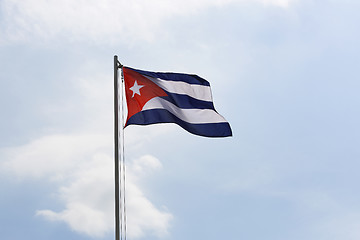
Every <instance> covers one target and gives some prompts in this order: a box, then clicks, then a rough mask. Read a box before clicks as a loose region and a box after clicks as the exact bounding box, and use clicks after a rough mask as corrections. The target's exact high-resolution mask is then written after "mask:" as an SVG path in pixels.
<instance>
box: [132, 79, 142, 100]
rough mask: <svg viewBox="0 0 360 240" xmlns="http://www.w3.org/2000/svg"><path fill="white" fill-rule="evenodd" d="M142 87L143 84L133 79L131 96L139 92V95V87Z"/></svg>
mask: <svg viewBox="0 0 360 240" xmlns="http://www.w3.org/2000/svg"><path fill="white" fill-rule="evenodd" d="M142 87H144V85H138V83H137V82H136V80H135V83H134V86H132V87H131V88H130V90H131V91H133V95H132V98H133V97H134V96H135V94H139V96H141V94H140V88H142Z"/></svg>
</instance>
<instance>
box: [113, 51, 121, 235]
mask: <svg viewBox="0 0 360 240" xmlns="http://www.w3.org/2000/svg"><path fill="white" fill-rule="evenodd" d="M118 89H119V87H118V57H117V56H116V55H115V56H114V117H115V119H114V140H115V142H114V143H115V239H116V240H120V229H119V226H120V200H119V93H118Z"/></svg>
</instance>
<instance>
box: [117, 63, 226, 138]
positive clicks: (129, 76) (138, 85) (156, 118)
mask: <svg viewBox="0 0 360 240" xmlns="http://www.w3.org/2000/svg"><path fill="white" fill-rule="evenodd" d="M123 74H124V82H125V95H126V102H127V109H128V116H127V119H126V123H125V127H127V126H129V125H149V124H156V123H175V124H177V125H179V126H181V127H182V128H184V129H185V130H187V131H188V132H190V133H193V134H196V135H200V136H204V137H228V136H232V132H231V128H230V125H229V123H228V122H227V121H226V120H225V119H224V118H223V117H222V116H221V115H220V114H219V113H217V112H216V110H215V108H214V104H213V100H212V94H211V89H210V84H209V82H208V81H206V80H205V79H202V78H201V77H199V76H197V75H190V74H183V73H167V72H163V73H161V72H149V71H143V70H138V69H133V68H129V67H123Z"/></svg>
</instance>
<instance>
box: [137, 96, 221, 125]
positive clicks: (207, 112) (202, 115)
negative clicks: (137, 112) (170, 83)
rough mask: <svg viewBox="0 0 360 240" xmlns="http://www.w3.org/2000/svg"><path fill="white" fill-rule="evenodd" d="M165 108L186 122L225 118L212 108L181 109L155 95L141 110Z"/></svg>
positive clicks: (218, 120)
mask: <svg viewBox="0 0 360 240" xmlns="http://www.w3.org/2000/svg"><path fill="white" fill-rule="evenodd" d="M150 109H166V110H168V111H169V112H171V113H172V114H174V115H175V116H176V117H178V118H180V119H181V120H183V121H185V122H188V123H220V122H226V120H225V119H224V118H223V117H222V116H221V115H220V114H218V113H217V112H215V111H214V110H212V109H183V108H179V107H177V106H175V105H174V104H172V103H171V102H168V101H166V100H165V99H162V98H159V97H155V98H153V99H151V100H149V101H148V102H147V103H146V104H145V105H144V107H143V108H142V110H150Z"/></svg>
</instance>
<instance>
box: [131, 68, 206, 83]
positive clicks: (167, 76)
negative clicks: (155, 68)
mask: <svg viewBox="0 0 360 240" xmlns="http://www.w3.org/2000/svg"><path fill="white" fill-rule="evenodd" d="M126 68H128V69H131V70H133V71H135V72H138V73H140V74H142V75H146V76H149V77H153V78H160V79H163V80H170V81H179V82H186V83H189V84H197V85H203V86H210V83H209V82H208V81H206V80H205V79H203V78H201V77H199V76H198V75H195V74H186V73H172V72H149V71H144V70H138V69H134V68H130V67H126Z"/></svg>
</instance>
